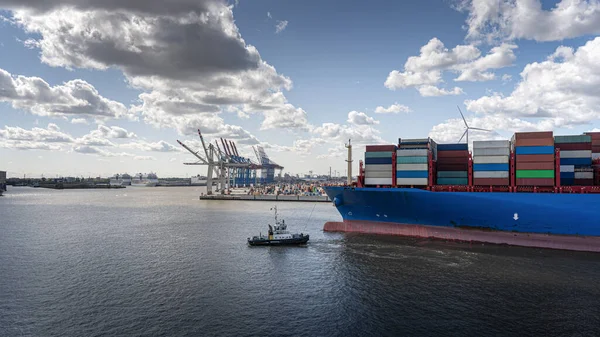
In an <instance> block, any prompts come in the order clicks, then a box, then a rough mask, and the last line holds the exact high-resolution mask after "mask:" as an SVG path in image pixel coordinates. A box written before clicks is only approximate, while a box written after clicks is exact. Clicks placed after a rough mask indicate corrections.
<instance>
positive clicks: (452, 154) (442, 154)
mask: <svg viewBox="0 0 600 337" xmlns="http://www.w3.org/2000/svg"><path fill="white" fill-rule="evenodd" d="M437 157H438V159H440V158H469V151H468V150H458V151H438V152H437Z"/></svg>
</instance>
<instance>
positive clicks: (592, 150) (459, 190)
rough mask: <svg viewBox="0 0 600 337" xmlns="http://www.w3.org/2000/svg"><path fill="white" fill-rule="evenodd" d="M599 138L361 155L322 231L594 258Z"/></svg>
mask: <svg viewBox="0 0 600 337" xmlns="http://www.w3.org/2000/svg"><path fill="white" fill-rule="evenodd" d="M599 161H600V133H585V134H582V135H573V136H554V135H553V132H523V133H515V134H514V136H513V137H512V139H511V140H500V141H474V142H473V146H472V151H469V148H468V144H465V143H459V144H437V143H436V142H435V141H434V140H433V139H431V138H425V139H399V140H398V144H394V145H371V146H367V147H366V152H365V156H364V162H363V161H362V160H361V161H360V163H359V176H358V180H357V182H355V183H354V184H353V185H352V186H338V187H336V186H329V187H325V188H324V189H325V192H326V193H327V195H328V196H329V198H330V199H331V200H332V201H333V203H334V205H335V207H336V208H337V210H338V211H339V212H340V214H341V215H342V219H343V221H342V222H327V223H326V224H325V226H324V230H325V231H338V232H359V233H372V234H386V235H401V236H410V237H421V238H437V239H444V240H458V241H468V242H481V243H492V244H507V245H517V246H527V247H540V248H553V249H566V250H577V251H592V252H600V163H599Z"/></svg>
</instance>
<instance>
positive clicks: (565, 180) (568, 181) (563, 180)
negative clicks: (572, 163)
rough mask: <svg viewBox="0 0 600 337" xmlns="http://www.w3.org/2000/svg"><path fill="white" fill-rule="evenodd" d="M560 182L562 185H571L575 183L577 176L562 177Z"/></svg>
mask: <svg viewBox="0 0 600 337" xmlns="http://www.w3.org/2000/svg"><path fill="white" fill-rule="evenodd" d="M560 184H561V185H562V186H571V185H575V178H563V177H561V178H560Z"/></svg>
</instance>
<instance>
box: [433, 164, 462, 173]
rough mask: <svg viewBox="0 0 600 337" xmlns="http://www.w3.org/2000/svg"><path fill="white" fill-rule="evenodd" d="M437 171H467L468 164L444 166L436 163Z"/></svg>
mask: <svg viewBox="0 0 600 337" xmlns="http://www.w3.org/2000/svg"><path fill="white" fill-rule="evenodd" d="M436 166H437V170H438V171H468V170H469V164H468V163H465V164H445V163H437V165H436Z"/></svg>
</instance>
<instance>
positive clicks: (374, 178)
mask: <svg viewBox="0 0 600 337" xmlns="http://www.w3.org/2000/svg"><path fill="white" fill-rule="evenodd" d="M395 151H396V145H369V146H367V148H366V152H365V185H367V186H378V185H385V186H392V184H393V182H392V180H393V174H394V170H393V165H392V158H393V154H394V152H395Z"/></svg>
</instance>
